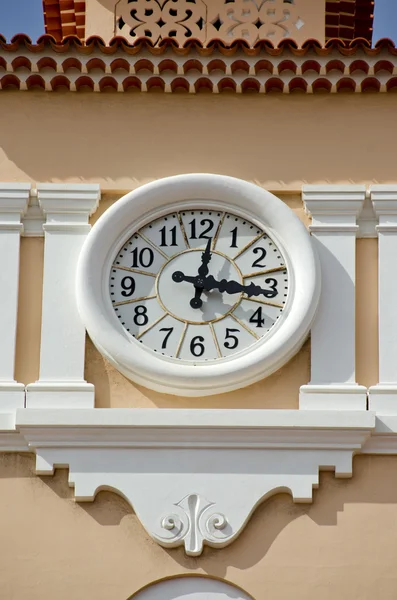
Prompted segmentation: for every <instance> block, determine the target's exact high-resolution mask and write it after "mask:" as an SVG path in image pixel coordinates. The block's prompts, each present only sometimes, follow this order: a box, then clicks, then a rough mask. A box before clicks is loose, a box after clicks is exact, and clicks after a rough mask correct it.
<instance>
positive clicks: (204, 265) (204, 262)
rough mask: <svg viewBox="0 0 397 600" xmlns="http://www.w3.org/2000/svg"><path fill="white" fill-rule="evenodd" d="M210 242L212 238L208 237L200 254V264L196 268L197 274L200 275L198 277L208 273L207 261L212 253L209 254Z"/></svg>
mask: <svg viewBox="0 0 397 600" xmlns="http://www.w3.org/2000/svg"><path fill="white" fill-rule="evenodd" d="M211 243H212V238H209V239H208V242H207V245H206V247H205V250H204V252H203V253H202V255H201V263H202V264H201V265H200V267H199V270H198V274H199V275H200V277H205V276H206V275H208V271H209V268H208V263H209V262H210V260H211V258H212V254H211Z"/></svg>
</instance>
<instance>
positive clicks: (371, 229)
mask: <svg viewBox="0 0 397 600" xmlns="http://www.w3.org/2000/svg"><path fill="white" fill-rule="evenodd" d="M357 223H358V227H359V229H358V233H357V237H358V238H377V237H378V232H377V230H376V226H377V218H376V215H375V212H374V209H373V205H372V202H371V198H370V194H369V192H368V191H367V193H366V198H365V200H364V205H363V209H362V211H361V213H360V215H359V217H358V221H357Z"/></svg>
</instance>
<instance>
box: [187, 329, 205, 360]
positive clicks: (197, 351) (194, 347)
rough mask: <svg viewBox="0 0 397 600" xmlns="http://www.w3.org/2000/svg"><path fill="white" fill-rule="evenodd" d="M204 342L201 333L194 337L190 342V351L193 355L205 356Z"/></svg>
mask: <svg viewBox="0 0 397 600" xmlns="http://www.w3.org/2000/svg"><path fill="white" fill-rule="evenodd" d="M203 342H204V338H203V337H202V336H201V335H196V337H194V338H192V341H191V342H190V352H191V353H192V354H193V356H196V357H197V358H198V357H199V356H203V354H204V352H205V348H204V344H203Z"/></svg>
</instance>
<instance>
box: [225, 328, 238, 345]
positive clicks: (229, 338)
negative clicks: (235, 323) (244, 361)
mask: <svg viewBox="0 0 397 600" xmlns="http://www.w3.org/2000/svg"><path fill="white" fill-rule="evenodd" d="M232 333H240V330H239V329H229V328H227V329H226V336H225V341H224V342H223V345H224V346H225V348H228V349H229V350H234V349H235V348H237V346H238V338H237V337H236V336H235V335H232Z"/></svg>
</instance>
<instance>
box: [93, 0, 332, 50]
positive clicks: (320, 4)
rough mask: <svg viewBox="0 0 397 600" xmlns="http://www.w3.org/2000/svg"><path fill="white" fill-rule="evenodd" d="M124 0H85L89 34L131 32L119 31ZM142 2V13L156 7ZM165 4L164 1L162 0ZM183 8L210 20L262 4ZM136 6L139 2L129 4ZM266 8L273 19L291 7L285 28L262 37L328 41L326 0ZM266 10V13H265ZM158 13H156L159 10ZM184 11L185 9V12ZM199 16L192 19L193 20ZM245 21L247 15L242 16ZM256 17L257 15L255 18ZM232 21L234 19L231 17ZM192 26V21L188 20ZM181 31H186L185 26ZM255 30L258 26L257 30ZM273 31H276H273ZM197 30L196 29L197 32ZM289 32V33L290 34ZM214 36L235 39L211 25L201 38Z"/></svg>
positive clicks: (199, 1) (217, 2)
mask: <svg viewBox="0 0 397 600" xmlns="http://www.w3.org/2000/svg"><path fill="white" fill-rule="evenodd" d="M123 2H124V0H86V38H88V37H90V36H91V35H99V36H101V37H102V38H103V39H104V40H105V41H106V42H108V41H109V40H110V39H111V38H112V37H113V36H115V35H123V36H124V37H127V36H128V33H129V32H128V31H127V30H126V31H122V32H120V31H118V29H117V25H116V16H118V15H119V14H120V12H119V8H118V7H119V6H120V4H121V3H123ZM140 4H141V6H142V5H145V6H143V7H142V9H141V13H140V17H143V15H144V12H145V11H144V9H145V8H149V9H153V6H151V5H150V4H149V5H147V2H145V1H143V2H142V0H140ZM160 4H162V5H163V4H164V2H162V3H160ZM180 4H181V5H182V9H183V8H186V10H190V11H191V10H192V9H193V10H196V11H197V15H195V16H197V17H198V16H202V17H204V20H205V21H207V22H208V23H209V24H211V22H212V21H213V20H214V18H216V15H217V14H219V11H221V13H222V12H223V13H224V14H227V12H229V11H230V10H231V9H235V10H236V13H235V14H236V16H237V18H240V16H241V13H242V12H243V11H247V10H248V11H250V10H253V14H254V13H256V11H255V8H256V7H257V6H258V4H259V6H260V4H261V3H255V2H247V1H246V0H244V1H242V0H236V5H235V6H234V5H230V4H229V5H227V4H226V5H225V0H196V5H197V8H196V7H195V6H194V5H192V4H191V3H186V2H185V1H184V0H180ZM129 8H133V9H136V8H137V7H136V6H133V7H129ZM264 8H265V9H269V10H272V9H273V10H274V9H276V11H277V12H276V14H275V17H274V19H273V20H275V21H276V22H277V20H278V19H280V20H281V19H282V18H283V13H284V11H286V10H288V11H289V12H290V13H291V18H290V19H288V20H287V21H286V22H285V23H284V27H285V29H283V28H282V27H280V26H276V27H272V26H269V27H268V28H265V30H264V31H263V37H268V34H269V33H270V36H269V39H270V40H271V41H272V43H273V44H277V43H278V42H279V41H280V40H281V39H282V38H283V37H289V38H292V39H294V40H295V41H296V42H297V43H298V44H299V45H301V44H302V43H303V42H304V41H306V40H307V39H310V38H314V39H317V40H319V41H320V43H321V44H324V42H325V0H295V2H294V3H293V4H283V3H282V0H276V4H273V5H269V6H265V7H264ZM266 13H267V10H266V11H265V12H264V13H263V14H264V15H266ZM156 14H157V13H156ZM182 14H185V13H182ZM268 19H269V23H271V22H272V18H271V17H268ZM196 20H198V18H197V19H196V18H195V19H192V23H193V22H195V21H196ZM242 20H243V21H244V17H242ZM256 20H257V17H256V18H254V19H253V22H254V21H256ZM298 20H299V26H298V27H295V26H294V24H295V23H296V22H297V21H298ZM231 22H232V23H233V20H232V21H231ZM150 23H151V20H150V17H149V18H148V24H149V26H148V29H149V30H150ZM187 26H189V22H188V23H187ZM182 31H184V30H183V29H182ZM254 31H255V30H254ZM273 32H274V33H273ZM177 33H178V35H177V40H178V43H180V44H181V45H183V44H184V43H185V41H186V37H185V35H184V34H183V33H181V32H180V31H178V32H177ZM195 33H196V32H195ZM238 33H239V35H237V36H236V35H235V37H247V33H248V32H246V31H244V29H242V30H241V32H240V30H238ZM288 34H289V35H288ZM196 35H197V33H196ZM213 37H221V38H222V39H225V41H227V42H229V43H230V42H231V41H233V39H232V38H231V39H229V38H228V37H225V36H224V35H222V34H221V33H218V32H217V31H216V30H215V29H213V28H211V27H210V31H209V32H208V35H207V36H204V37H203V39H202V41H204V42H205V41H206V40H209V39H211V38H213Z"/></svg>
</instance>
